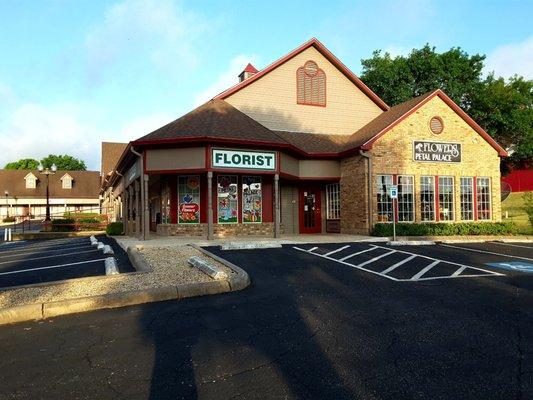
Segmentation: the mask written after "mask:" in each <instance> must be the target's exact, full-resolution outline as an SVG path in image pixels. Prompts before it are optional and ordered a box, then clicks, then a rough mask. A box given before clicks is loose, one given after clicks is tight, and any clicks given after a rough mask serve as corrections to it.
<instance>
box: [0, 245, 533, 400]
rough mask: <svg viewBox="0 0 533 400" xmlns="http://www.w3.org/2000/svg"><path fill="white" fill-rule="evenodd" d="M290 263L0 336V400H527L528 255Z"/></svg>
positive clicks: (276, 254) (425, 251)
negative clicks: (237, 283)
mask: <svg viewBox="0 0 533 400" xmlns="http://www.w3.org/2000/svg"><path fill="white" fill-rule="evenodd" d="M344 246H349V247H346V248H343V247H344ZM373 246H381V247H379V248H374V247H373ZM451 246H453V247H451ZM517 246H520V247H517ZM294 247H295V245H284V246H283V247H282V248H274V249H259V250H231V251H230V250H228V251H224V250H220V248H219V247H215V246H213V247H210V248H209V250H211V251H213V252H214V253H215V254H216V255H218V256H220V257H223V258H225V259H226V260H228V261H231V262H232V263H234V264H236V265H238V266H239V267H242V268H244V269H245V270H246V271H247V272H248V273H249V274H250V277H251V281H252V284H251V285H250V286H249V287H248V288H246V289H245V290H243V291H240V292H232V293H227V294H223V295H216V296H202V297H198V298H190V299H184V300H180V301H168V302H159V303H152V304H147V305H142V306H132V307H125V308H117V309H110V310H100V311H95V312H90V313H84V314H77V315H68V316H63V317H59V318H54V319H51V320H49V321H41V322H39V323H32V322H28V323H22V324H15V325H10V326H3V327H0V341H2V343H3V348H2V350H3V357H2V358H0V368H1V369H2V371H3V379H4V382H5V384H4V385H2V386H1V387H0V398H20V399H33V398H40V397H43V396H44V397H47V398H94V399H102V398H128V399H147V398H153V399H160V398H161V399H164V398H182V399H213V400H214V399H217V400H218V399H239V398H241V399H335V400H339V399H350V400H352V399H376V400H378V399H379V400H383V399H387V400H388V399H390V400H398V399H406V400H411V399H427V400H436V399H442V400H448V399H472V400H478V399H483V400H500V399H530V398H533V336H532V335H531V334H530V332H533V274H531V273H528V272H527V271H525V270H524V269H520V268H519V269H513V268H509V267H505V266H503V264H510V265H515V266H516V265H518V264H513V263H519V265H521V266H522V267H524V266H525V265H526V264H529V263H530V261H529V259H531V258H533V257H532V255H533V250H532V247H533V245H532V244H521V243H514V244H513V243H509V244H507V243H506V244H501V243H496V242H495V243H471V244H449V245H444V244H442V245H430V246H388V245H385V244H383V243H381V244H378V243H373V244H372V243H331V244H322V243H321V244H301V245H297V246H296V247H299V248H301V249H303V251H302V250H297V249H295V248H294ZM341 248H343V249H342V250H339V249H341ZM365 249H372V250H368V251H365V252H364V253H360V254H357V255H354V256H351V257H349V258H345V257H348V256H349V255H351V254H354V253H358V252H360V251H363V250H365ZM378 249H379V250H378ZM392 250H394V253H390V251H392ZM328 253H329V255H326V254H328ZM386 253H390V254H388V255H387V256H383V257H380V258H379V259H377V260H375V258H376V257H379V256H380V255H382V254H386ZM319 255H320V256H319ZM413 256H414V257H413ZM411 257H412V258H411ZM342 258H345V262H346V263H349V264H353V265H348V264H345V263H343V262H339V260H340V259H342ZM407 258H408V259H409V260H408V261H405V262H404V263H402V264H401V265H399V266H397V267H396V268H394V269H392V270H390V271H389V272H386V273H384V272H385V271H386V270H387V269H390V268H391V267H392V266H394V265H395V264H397V263H399V262H401V261H402V260H404V259H407ZM371 260H374V261H372V262H368V261H371ZM435 261H438V263H436V264H434V265H433V266H432V267H431V268H429V269H427V267H428V266H429V265H431V264H433V263H435ZM363 263H366V264H365V265H363V266H361V264H363ZM488 264H499V265H501V266H498V267H496V266H491V265H488ZM354 266H359V268H355V267H354ZM463 267H466V268H464V270H463V271H461V273H459V274H457V276H456V277H453V278H451V276H453V275H454V274H456V272H457V271H458V270H459V269H461V268H463ZM403 268H405V270H404V272H403V275H401V274H400V271H401V270H402V269H403ZM469 268H472V271H469V270H468V269H469ZM424 270H425V272H424V273H423V274H420V273H421V272H422V271H424ZM370 271H372V272H370ZM487 271H488V272H487ZM463 272H464V273H465V275H462V274H463ZM393 273H394V274H393ZM432 273H433V274H434V275H435V276H434V277H436V278H439V279H430V280H424V279H423V278H428V277H431V276H430V274H432ZM476 274H477V275H476ZM417 275H418V277H417V278H416V279H412V278H413V277H414V276H417ZM470 275H474V276H470ZM387 276H391V277H394V278H396V280H395V279H390V278H388V277H387ZM444 277H447V278H445V279H444ZM65 371H68V373H67V375H65ZM28 382H31V384H28ZM95 382H96V384H95Z"/></svg>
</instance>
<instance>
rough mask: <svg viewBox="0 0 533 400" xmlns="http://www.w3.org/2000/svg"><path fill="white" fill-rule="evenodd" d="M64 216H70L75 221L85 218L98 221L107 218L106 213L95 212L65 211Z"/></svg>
mask: <svg viewBox="0 0 533 400" xmlns="http://www.w3.org/2000/svg"><path fill="white" fill-rule="evenodd" d="M63 217H64V218H72V219H75V220H76V221H80V220H86V219H97V220H98V222H101V221H105V220H106V219H107V216H106V215H103V214H99V213H95V212H72V211H67V212H65V213H63Z"/></svg>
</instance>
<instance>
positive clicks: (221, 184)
mask: <svg viewBox="0 0 533 400" xmlns="http://www.w3.org/2000/svg"><path fill="white" fill-rule="evenodd" d="M217 204H218V213H217V218H218V223H219V224H236V223H237V222H238V218H237V213H238V209H239V197H238V193H237V177H236V176H234V175H220V176H219V177H218V178H217Z"/></svg>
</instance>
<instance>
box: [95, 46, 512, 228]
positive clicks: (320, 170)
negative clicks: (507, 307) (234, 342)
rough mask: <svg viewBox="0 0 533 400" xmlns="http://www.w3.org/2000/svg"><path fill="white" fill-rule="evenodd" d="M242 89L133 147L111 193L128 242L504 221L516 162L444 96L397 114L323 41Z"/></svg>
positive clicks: (108, 188) (113, 176)
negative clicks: (505, 177) (507, 183)
mask: <svg viewBox="0 0 533 400" xmlns="http://www.w3.org/2000/svg"><path fill="white" fill-rule="evenodd" d="M238 80H239V81H238V83H236V85H235V86H233V87H231V88H229V89H228V90H226V91H224V92H222V93H221V94H219V95H217V96H216V97H215V98H214V99H212V100H210V101H208V102H207V103H205V104H204V105H202V106H200V107H198V108H197V109H195V110H193V111H191V112H189V113H188V114H186V115H184V116H183V117H181V118H178V119H177V120H175V121H173V122H171V123H169V124H167V125H165V126H163V127H161V128H159V129H157V130H156V131H154V132H151V133H149V134H147V135H146V136H143V137H141V138H139V139H137V140H135V141H133V142H130V143H129V144H128V145H127V147H126V148H125V150H124V152H123V153H122V155H121V157H120V159H119V160H118V162H117V164H116V166H115V168H114V170H113V171H112V172H111V173H109V174H108V176H107V179H106V181H105V182H104V185H103V187H102V193H103V195H104V199H105V200H104V201H105V203H106V204H108V205H111V206H112V207H115V212H116V215H117V218H122V219H123V220H124V221H125V222H126V231H127V233H129V234H138V235H141V236H145V235H146V234H148V232H149V231H154V232H158V233H160V234H166V235H176V234H184V235H205V236H207V237H213V236H224V235H268V236H272V235H274V236H278V235H280V234H283V233H285V234H300V233H321V232H342V233H357V234H359V233H360V234H363V233H368V232H369V230H370V229H371V227H372V226H373V225H374V224H375V223H377V222H383V223H389V222H392V221H393V218H394V219H396V220H397V221H401V222H427V223H431V222H438V221H445V222H448V221H450V222H452V221H498V220H500V218H501V209H500V186H499V185H500V169H499V165H500V160H499V157H502V156H506V152H505V150H504V149H502V148H501V147H500V146H499V145H498V144H497V143H496V142H495V141H494V140H493V139H492V138H491V137H490V136H489V135H488V134H487V133H486V132H485V131H484V130H483V129H482V128H481V127H480V126H479V125H477V124H476V123H475V122H474V121H473V120H472V119H471V118H470V117H469V116H468V115H466V114H465V113H464V112H463V111H462V110H461V109H460V108H459V107H458V106H457V105H456V104H455V103H454V102H453V101H452V100H451V99H450V98H449V97H448V96H446V94H445V93H443V92H442V91H440V90H435V91H433V92H430V93H427V94H424V95H422V96H419V97H417V98H414V99H412V100H410V101H407V102H405V103H402V104H399V105H397V106H395V107H389V106H388V105H387V104H385V103H384V102H383V101H382V100H381V99H380V98H379V97H378V96H377V95H376V94H375V93H373V92H372V91H371V90H370V89H369V88H368V87H367V86H366V85H365V84H364V83H363V82H362V81H361V80H360V79H359V78H358V77H357V76H355V75H354V74H353V73H352V72H351V71H350V70H349V69H348V68H347V67H346V66H345V65H344V64H342V62H341V61H340V60H339V59H337V58H336V57H335V56H334V55H333V54H332V53H331V52H330V51H329V50H327V49H326V48H325V47H324V45H322V44H321V43H320V42H319V41H318V40H316V39H311V40H310V41H308V42H306V43H304V44H303V45H302V46H300V47H298V48H297V49H295V50H294V51H292V52H290V53H289V54H287V55H286V56H284V57H282V58H281V59H279V60H277V61H275V62H274V63H273V64H271V65H269V66H268V67H266V68H265V69H263V70H261V71H257V70H256V69H255V68H254V67H253V66H251V65H248V66H247V67H246V68H245V70H244V71H243V72H242V73H241V74H240V75H239V77H238ZM393 185H396V186H397V188H398V203H397V207H393V201H392V199H391V197H390V193H389V190H390V188H391V186H393Z"/></svg>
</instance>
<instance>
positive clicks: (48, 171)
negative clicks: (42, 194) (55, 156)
mask: <svg viewBox="0 0 533 400" xmlns="http://www.w3.org/2000/svg"><path fill="white" fill-rule="evenodd" d="M37 169H38V170H39V172H40V173H41V174H44V175H46V218H45V219H44V220H45V221H50V220H51V218H50V175H53V174H55V173H56V171H57V167H56V165H55V164H52V166H51V167H50V168H44V167H43V164H39V166H38V167H37Z"/></svg>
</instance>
